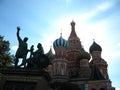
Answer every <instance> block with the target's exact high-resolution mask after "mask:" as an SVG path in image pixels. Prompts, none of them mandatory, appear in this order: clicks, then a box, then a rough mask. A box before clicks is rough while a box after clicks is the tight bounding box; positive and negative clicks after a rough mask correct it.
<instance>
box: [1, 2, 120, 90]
mask: <svg viewBox="0 0 120 90" xmlns="http://www.w3.org/2000/svg"><path fill="white" fill-rule="evenodd" d="M119 9H120V0H0V35H2V36H4V39H5V40H9V42H10V48H11V53H12V54H15V50H16V47H17V45H18V41H17V37H16V27H17V26H20V27H21V31H20V35H21V37H22V38H24V37H26V36H27V37H28V38H29V40H28V46H29V47H30V46H31V45H35V48H36V46H37V44H38V43H39V42H40V43H42V45H43V48H44V51H45V53H46V52H48V50H49V49H50V46H51V45H52V43H53V42H54V40H55V39H57V38H59V37H60V33H61V30H62V36H63V38H65V39H67V38H68V37H69V34H70V31H71V26H70V22H71V21H72V20H74V21H75V22H76V33H77V35H78V37H79V38H80V40H81V42H82V45H83V46H84V48H85V50H86V51H89V47H90V46H91V44H92V43H93V38H94V39H95V41H96V42H97V43H98V44H99V45H101V46H102V49H103V51H102V57H103V58H104V59H105V60H106V61H107V63H108V73H109V77H110V79H111V81H112V85H113V86H115V87H117V88H119V89H120V84H119V83H120V70H119V68H120V67H119V66H120V60H119V59H120V39H119V38H120V20H119V18H120V10H119ZM53 51H54V50H53Z"/></svg>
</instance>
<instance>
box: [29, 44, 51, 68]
mask: <svg viewBox="0 0 120 90" xmlns="http://www.w3.org/2000/svg"><path fill="white" fill-rule="evenodd" d="M37 48H38V49H37V50H36V51H35V52H33V55H32V57H30V58H29V59H28V60H27V67H29V68H45V67H47V66H48V65H49V58H48V57H47V56H46V55H45V54H44V50H43V47H42V45H41V44H40V43H38V45H37Z"/></svg>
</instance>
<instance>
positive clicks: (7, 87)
mask: <svg viewBox="0 0 120 90" xmlns="http://www.w3.org/2000/svg"><path fill="white" fill-rule="evenodd" d="M49 81H50V76H49V74H48V72H46V71H44V70H38V69H37V70H36V69H27V68H26V69H25V68H4V69H0V90H48V89H49Z"/></svg>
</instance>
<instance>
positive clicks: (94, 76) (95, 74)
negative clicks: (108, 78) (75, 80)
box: [90, 65, 105, 80]
mask: <svg viewBox="0 0 120 90" xmlns="http://www.w3.org/2000/svg"><path fill="white" fill-rule="evenodd" d="M91 70H92V72H91V76H90V80H105V78H104V76H103V74H102V73H101V72H100V69H99V68H98V67H97V66H96V65H93V66H92V67H91Z"/></svg>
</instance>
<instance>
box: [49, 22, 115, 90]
mask: <svg viewBox="0 0 120 90" xmlns="http://www.w3.org/2000/svg"><path fill="white" fill-rule="evenodd" d="M70 25H71V33H70V36H69V38H68V40H65V39H64V38H63V37H62V34H61V36H60V37H59V38H58V39H56V40H55V41H54V42H53V48H54V50H55V54H53V53H52V50H51V49H50V51H49V52H48V53H47V55H48V57H49V58H50V60H51V64H52V66H50V67H49V68H48V69H49V73H50V75H51V77H52V81H51V89H54V90H115V88H114V87H112V85H111V80H110V79H109V76H108V72H107V66H108V64H107V62H106V61H105V60H104V59H103V58H102V57H101V53H102V47H101V46H100V45H99V44H97V43H96V42H95V41H93V44H92V45H91V46H90V48H89V53H88V52H86V51H85V50H84V48H83V47H82V45H81V41H80V38H79V37H78V36H77V33H76V31H75V22H74V21H72V22H71V23H70ZM90 58H92V59H91V60H90Z"/></svg>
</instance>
